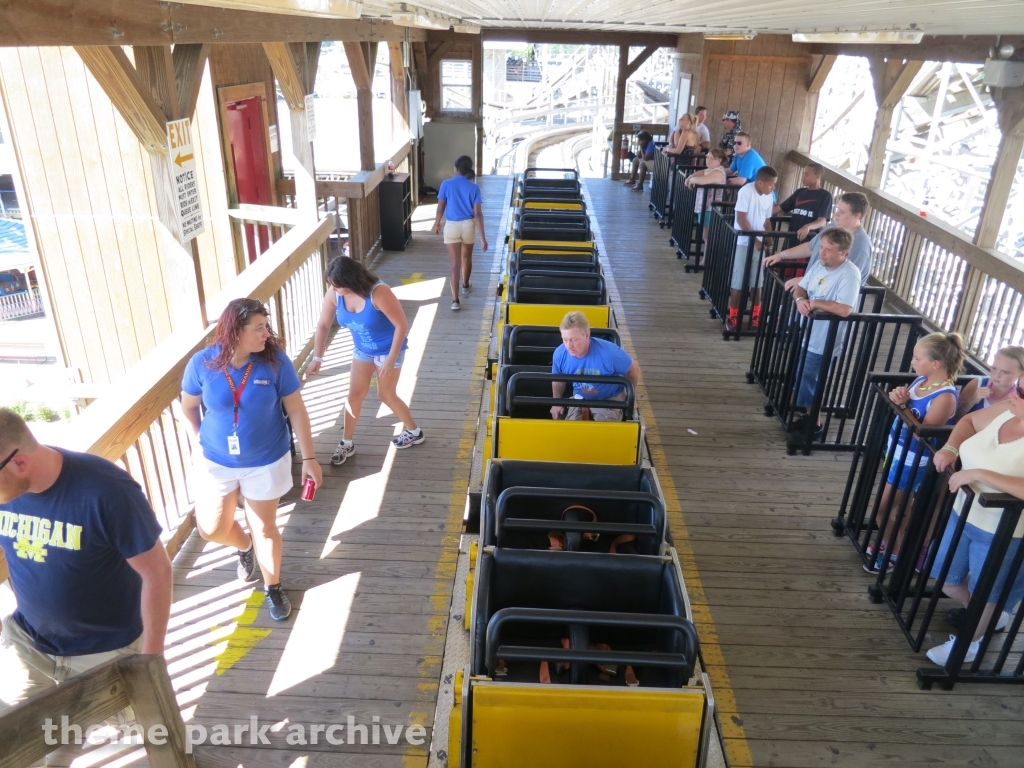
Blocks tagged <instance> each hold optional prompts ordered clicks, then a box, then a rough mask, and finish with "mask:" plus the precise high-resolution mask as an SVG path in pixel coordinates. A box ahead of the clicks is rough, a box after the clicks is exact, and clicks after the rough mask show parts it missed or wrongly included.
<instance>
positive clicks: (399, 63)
mask: <svg viewBox="0 0 1024 768" xmlns="http://www.w3.org/2000/svg"><path fill="white" fill-rule="evenodd" d="M403 59H404V57H403V54H402V43H398V42H389V43H388V64H389V66H390V69H391V103H392V104H394V106H395V110H396V111H397V112H398V114H399V115H400V116H401V118H402V121H403V123H404V125H402V126H401V128H402V130H403V131H407V130H409V78H408V77H407V75H406V71H405V62H404V60H403Z"/></svg>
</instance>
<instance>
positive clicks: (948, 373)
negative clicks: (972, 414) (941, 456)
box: [864, 333, 967, 572]
mask: <svg viewBox="0 0 1024 768" xmlns="http://www.w3.org/2000/svg"><path fill="white" fill-rule="evenodd" d="M966 358H967V352H966V350H965V348H964V343H963V338H962V337H961V336H960V334H958V333H948V334H947V333H932V334H929V335H927V336H925V337H924V338H922V339H921V340H920V341H919V342H917V344H916V345H915V347H914V357H913V360H912V361H911V367H912V368H913V369H914V373H916V374H917V378H916V379H914V381H913V383H912V384H911V385H910V386H909V387H896V389H894V390H893V391H892V392H890V393H889V399H890V400H892V402H893V403H895V404H896V406H897V407H898V408H899V409H900V410H901V411H903V412H904V414H905V415H906V417H907V421H909V422H910V423H911V424H915V425H926V426H935V425H939V424H953V422H954V419H955V416H956V410H957V389H956V385H955V384H954V381H955V380H956V377H957V376H958V375H959V374H960V369H961V368H963V365H964V360H965V359H966ZM893 443H895V447H894V445H893ZM933 443H934V441H933V440H930V441H929V445H931V444H933ZM933 447H936V448H937V447H938V446H934V445H933ZM918 451H920V456H919V457H918V459H917V461H915V460H914V457H915V456H917V453H918ZM889 452H892V454H893V459H892V465H891V468H890V470H889V476H888V477H887V478H886V485H885V489H884V490H883V492H882V499H881V503H880V504H879V506H878V509H879V514H880V515H884V514H885V513H886V511H887V510H891V513H890V514H889V519H888V522H887V524H886V528H885V533H884V535H883V536H882V546H881V548H880V551H879V552H878V556H877V558H876V559H875V561H874V564H873V565H872V566H867V565H865V566H864V568H865V570H867V571H869V572H877V571H878V569H879V568H881V564H882V561H883V560H884V556H885V549H886V548H887V547H888V543H889V542H890V541H891V536H892V533H893V530H892V529H893V527H894V525H895V522H896V517H897V514H896V511H897V510H898V509H899V507H900V506H901V505H902V503H903V494H904V493H907V492H908V491H909V493H914V492H915V491H917V489H918V488H919V487H920V485H921V482H922V481H923V480H924V476H925V472H926V470H927V467H928V462H929V461H931V458H932V452H931V451H929V450H928V449H927V448H925V447H923V446H921V445H920V444H919V441H918V439H917V438H916V437H912V436H911V435H910V433H909V430H908V429H907V427H906V425H905V424H904V423H903V420H902V419H900V418H898V417H897V418H896V419H894V420H893V424H892V428H891V429H890V430H889V439H888V442H887V444H886V453H887V454H888V453H889ZM901 461H902V463H903V467H902V470H901V468H900V463H901ZM911 475H913V476H914V480H913V483H912V484H911V481H910V478H911ZM911 485H912V487H910V488H909V489H908V486H911ZM894 487H895V488H894ZM912 503H913V502H912V501H909V500H908V506H907V508H908V509H910V505H911V504H912ZM909 522H910V515H909V514H905V515H904V516H903V522H902V523H901V525H900V530H899V532H898V534H897V537H896V545H895V547H894V548H893V554H892V557H891V559H890V565H893V564H895V562H896V557H897V555H898V554H899V550H900V547H901V546H902V544H903V535H904V533H905V531H906V526H907V524H908V523H909ZM925 549H926V550H927V547H925ZM869 551H870V550H869Z"/></svg>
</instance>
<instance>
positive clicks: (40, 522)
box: [0, 510, 82, 563]
mask: <svg viewBox="0 0 1024 768" xmlns="http://www.w3.org/2000/svg"><path fill="white" fill-rule="evenodd" d="M0 536H3V537H6V538H8V539H14V540H15V541H14V552H15V554H16V555H17V556H18V557H19V558H22V559H24V560H31V561H33V562H36V563H42V562H45V561H46V555H47V554H48V551H49V550H48V549H47V547H57V548H59V549H72V550H76V551H78V550H81V548H82V526H80V525H71V524H70V523H64V522H63V521H61V520H57V521H53V520H48V519H46V518H43V517H35V516H33V515H21V514H16V513H14V512H10V511H7V510H0Z"/></svg>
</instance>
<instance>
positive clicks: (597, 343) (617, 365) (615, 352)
mask: <svg viewBox="0 0 1024 768" xmlns="http://www.w3.org/2000/svg"><path fill="white" fill-rule="evenodd" d="M632 365H633V358H631V357H630V356H629V353H628V352H626V351H625V350H624V349H622V347H619V346H617V345H615V344H613V343H612V342H610V341H605V340H604V339H595V338H594V337H593V336H592V337H591V338H590V349H589V350H587V354H586V356H585V357H573V356H572V355H570V354H569V350H567V349H566V348H565V344H561V345H559V347H558V349H556V350H555V357H554V360H553V361H552V363H551V372H552V373H565V374H573V373H576V374H581V375H583V376H625V375H626V371H628V370H629V369H630V367H631V366H632ZM572 391H573V394H576V395H579V396H580V397H582V398H583V399H584V400H611V399H612V398H613V397H618V396H619V395H621V394H622V393H623V388H622V387H621V386H619V385H618V384H586V383H583V384H580V383H578V382H573V385H572Z"/></svg>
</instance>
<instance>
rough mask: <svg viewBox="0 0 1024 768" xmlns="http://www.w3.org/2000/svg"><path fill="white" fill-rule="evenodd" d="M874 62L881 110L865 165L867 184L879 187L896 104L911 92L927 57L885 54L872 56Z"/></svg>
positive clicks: (876, 115)
mask: <svg viewBox="0 0 1024 768" xmlns="http://www.w3.org/2000/svg"><path fill="white" fill-rule="evenodd" d="M868 62H869V64H870V65H871V80H872V84H873V86H874V89H875V101H876V102H877V103H878V112H877V113H876V114H875V125H874V128H873V129H872V133H871V144H870V146H869V147H868V164H867V167H866V168H865V169H864V186H865V187H869V188H871V189H877V188H878V187H879V185H880V184H881V183H882V173H883V171H884V169H885V151H886V145H887V144H888V142H889V134H890V133H891V132H892V117H893V113H894V111H895V109H896V106H897V105H898V104H899V103H900V99H902V98H903V94H904V93H906V92H907V89H908V88H909V87H910V84H911V82H913V80H914V77H915V76H916V75H917V73H918V72H920V71H921V67H922V66H924V62H923V61H903V60H902V59H889V60H888V61H887V60H885V59H884V58H882V56H872V57H869V58H868Z"/></svg>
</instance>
